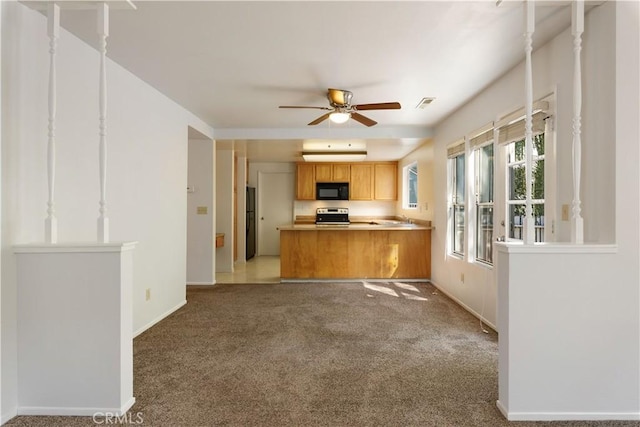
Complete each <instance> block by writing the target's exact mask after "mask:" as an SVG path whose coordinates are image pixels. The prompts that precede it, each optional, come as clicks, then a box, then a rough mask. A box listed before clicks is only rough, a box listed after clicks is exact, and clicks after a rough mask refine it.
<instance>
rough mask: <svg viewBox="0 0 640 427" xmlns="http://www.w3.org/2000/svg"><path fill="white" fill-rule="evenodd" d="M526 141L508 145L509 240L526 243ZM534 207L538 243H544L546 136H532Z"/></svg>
mask: <svg viewBox="0 0 640 427" xmlns="http://www.w3.org/2000/svg"><path fill="white" fill-rule="evenodd" d="M524 144H525V143H524V139H522V140H520V141H515V142H512V143H510V144H508V145H507V147H506V148H507V218H508V223H509V229H508V233H509V238H510V239H515V240H523V239H524V236H523V224H524V215H525V206H526V200H527V189H526V179H525V176H526V165H525V145H524ZM532 160H533V161H532V165H531V168H532V170H531V207H532V210H533V220H534V230H535V231H534V235H535V241H536V242H544V226H545V223H544V134H543V133H542V134H539V135H536V136H534V137H533V158H532Z"/></svg>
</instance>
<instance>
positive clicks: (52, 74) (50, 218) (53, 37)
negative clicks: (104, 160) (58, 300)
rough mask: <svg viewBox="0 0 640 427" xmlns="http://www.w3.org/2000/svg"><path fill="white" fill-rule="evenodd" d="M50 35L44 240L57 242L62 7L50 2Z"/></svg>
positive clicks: (48, 28) (48, 16)
mask: <svg viewBox="0 0 640 427" xmlns="http://www.w3.org/2000/svg"><path fill="white" fill-rule="evenodd" d="M47 34H48V36H49V133H48V141H47V183H48V188H49V194H48V200H47V218H46V219H45V221H44V241H45V242H46V243H57V241H58V220H57V219H56V217H55V208H54V202H53V199H54V191H55V178H56V104H57V103H56V47H57V43H58V37H59V36H60V7H59V6H58V5H57V4H55V3H49V4H48V8H47Z"/></svg>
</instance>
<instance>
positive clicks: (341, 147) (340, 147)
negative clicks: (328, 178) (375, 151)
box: [302, 140, 367, 162]
mask: <svg viewBox="0 0 640 427" xmlns="http://www.w3.org/2000/svg"><path fill="white" fill-rule="evenodd" d="M366 148H367V144H366V142H365V141H360V140H342V141H326V140H324V141H322V140H309V141H305V142H304V143H303V146H302V158H303V159H304V161H305V162H362V161H364V160H365V159H366V158H367V150H366Z"/></svg>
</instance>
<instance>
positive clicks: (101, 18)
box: [98, 2, 109, 243]
mask: <svg viewBox="0 0 640 427" xmlns="http://www.w3.org/2000/svg"><path fill="white" fill-rule="evenodd" d="M98 36H99V37H100V40H99V43H100V45H99V49H100V83H99V84H100V88H99V90H100V94H99V111H100V116H99V118H100V132H99V134H100V147H99V151H100V154H99V162H100V216H99V217H98V242H99V243H108V242H109V218H107V201H106V196H107V68H106V55H107V37H108V36H109V6H108V5H107V4H106V3H104V2H103V3H99V4H98Z"/></svg>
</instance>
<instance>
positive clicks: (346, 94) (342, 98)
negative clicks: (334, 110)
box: [328, 89, 353, 105]
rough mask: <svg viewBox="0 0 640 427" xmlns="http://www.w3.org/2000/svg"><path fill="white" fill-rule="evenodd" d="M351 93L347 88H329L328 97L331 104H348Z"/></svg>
mask: <svg viewBox="0 0 640 427" xmlns="http://www.w3.org/2000/svg"><path fill="white" fill-rule="evenodd" d="M352 96H353V93H351V92H350V91H348V90H342V89H329V94H328V98H329V101H330V102H331V103H332V104H335V105H349V104H351V97H352Z"/></svg>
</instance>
